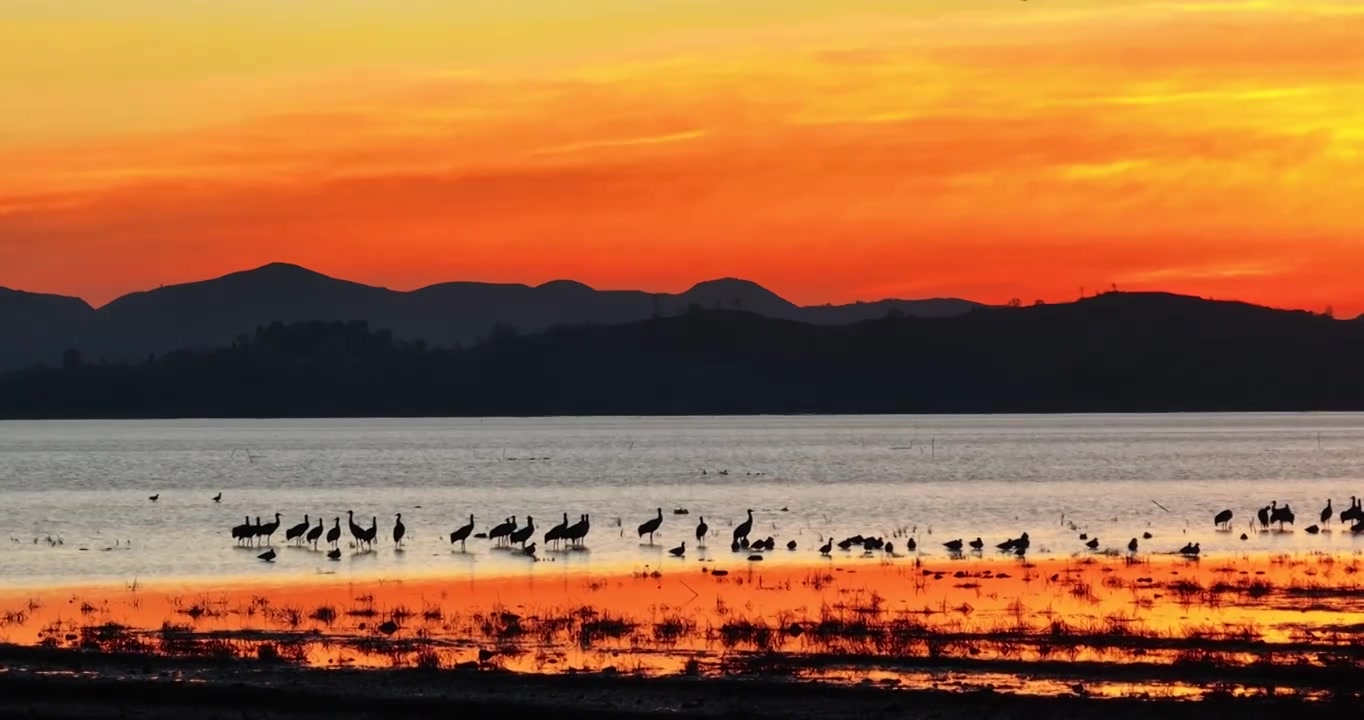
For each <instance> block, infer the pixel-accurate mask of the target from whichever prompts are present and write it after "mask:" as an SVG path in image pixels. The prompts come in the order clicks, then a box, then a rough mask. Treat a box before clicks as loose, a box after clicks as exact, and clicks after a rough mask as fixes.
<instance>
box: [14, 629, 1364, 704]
mask: <svg viewBox="0 0 1364 720" xmlns="http://www.w3.org/2000/svg"><path fill="white" fill-rule="evenodd" d="M1354 702H1357V701H1356V700H1341V701H1339V702H1335V701H1330V700H1325V701H1321V700H1318V701H1307V700H1304V699H1301V698H1297V697H1253V698H1236V697H1232V696H1229V695H1227V696H1223V695H1214V696H1211V697H1210V698H1209V699H1206V700H1203V701H1200V702H1186V701H1177V700H1169V699H1120V700H1114V699H1097V698H1091V697H1084V696H1080V695H1076V696H1074V697H1061V698H1048V697H1030V696H1013V695H1006V694H1002V693H996V692H992V691H989V690H980V691H973V692H966V693H949V692H939V691H923V690H899V689H890V688H883V687H868V686H862V687H843V686H830V685H818V684H810V683H800V682H793V681H789V680H769V679H764V678H761V677H758V678H748V679H726V680H715V679H691V678H665V679H646V678H636V677H626V676H603V675H573V676H539V675H535V676H530V675H517V674H511V673H505V672H489V671H480V670H443V671H420V670H387V671H375V670H369V671H363V670H307V669H299V668H296V667H293V666H288V665H282V664H271V663H265V662H249V661H247V662H244V661H240V660H235V661H228V660H223V661H215V660H199V659H195V660H180V659H167V658H148V657H142V656H129V655H116V654H101V653H85V652H79V651H66V650H50V649H42V648H24V647H15V646H7V645H0V716H4V717H14V716H18V717H30V718H53V719H55V718H87V717H88V718H105V717H120V718H126V717H137V718H183V717H194V718H198V719H200V720H209V719H211V718H234V719H240V718H260V719H277V720H283V719H293V718H324V717H325V718H369V717H383V718H407V717H413V718H415V717H553V718H555V719H556V720H574V719H576V718H582V719H584V720H587V719H589V718H590V719H594V720H595V719H607V718H660V717H682V718H722V717H724V718H729V717H743V718H746V720H758V719H762V718H797V719H799V718H835V719H838V718H847V719H849V720H852V719H854V718H856V719H857V720H867V719H869V718H937V719H942V720H950V719H953V718H982V719H986V720H988V719H991V718H999V719H1004V718H1037V719H1043V718H1070V719H1075V720H1084V719H1087V718H1104V719H1105V720H1121V719H1123V718H1146V717H1156V716H1161V717H1164V718H1169V719H1171V720H1176V719H1179V718H1189V719H1191V720H1192V719H1193V718H1198V719H1199V720H1207V719H1208V718H1222V717H1226V718H1233V717H1235V718H1244V717H1247V716H1248V713H1249V714H1250V715H1249V716H1252V717H1292V718H1295V720H1296V719H1301V718H1316V717H1323V718H1324V717H1341V716H1342V713H1343V711H1344V709H1345V706H1347V705H1350V704H1352V703H1354Z"/></svg>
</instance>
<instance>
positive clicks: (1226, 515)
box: [1212, 510, 1233, 528]
mask: <svg viewBox="0 0 1364 720" xmlns="http://www.w3.org/2000/svg"><path fill="white" fill-rule="evenodd" d="M1232 516H1233V513H1232V512H1231V510H1223V511H1222V512H1220V513H1217V515H1215V516H1214V517H1213V519H1212V523H1213V524H1214V525H1216V526H1217V527H1220V528H1226V527H1229V526H1230V525H1231V518H1232Z"/></svg>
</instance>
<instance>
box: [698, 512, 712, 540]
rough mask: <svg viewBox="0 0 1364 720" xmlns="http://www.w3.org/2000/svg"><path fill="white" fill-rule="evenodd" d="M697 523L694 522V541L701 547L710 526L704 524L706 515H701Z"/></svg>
mask: <svg viewBox="0 0 1364 720" xmlns="http://www.w3.org/2000/svg"><path fill="white" fill-rule="evenodd" d="M699 519H700V521H701V522H699V523H697V524H696V543H697V544H698V545H700V546H702V547H705V545H706V533H707V532H709V531H710V526H708V525H706V516H704V515H702V516H701V517H700V518H699Z"/></svg>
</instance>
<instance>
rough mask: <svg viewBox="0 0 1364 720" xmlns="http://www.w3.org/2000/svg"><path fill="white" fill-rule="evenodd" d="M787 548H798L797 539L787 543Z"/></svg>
mask: <svg viewBox="0 0 1364 720" xmlns="http://www.w3.org/2000/svg"><path fill="white" fill-rule="evenodd" d="M786 549H787V550H795V549H796V541H795V540H792V541H791V542H788V543H786Z"/></svg>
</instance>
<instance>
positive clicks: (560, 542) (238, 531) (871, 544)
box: [149, 493, 1364, 562]
mask: <svg viewBox="0 0 1364 720" xmlns="http://www.w3.org/2000/svg"><path fill="white" fill-rule="evenodd" d="M159 497H160V496H159V494H158V495H152V496H151V497H150V498H149V499H150V500H152V501H153V502H155V501H156V500H157V499H158V498H159ZM221 500H222V493H219V494H218V495H217V496H216V497H214V498H213V501H214V502H221ZM783 510H785V508H783ZM674 513H675V514H687V511H685V510H675V511H674ZM281 517H282V516H281V515H280V513H275V515H274V520H273V521H271V522H265V523H262V522H261V518H260V517H259V516H258V517H256V519H255V522H252V521H251V518H250V517H247V518H246V521H245V522H243V523H242V524H241V525H237V526H235V527H233V528H232V529H231V534H232V538H233V540H234V541H236V543H237V544H238V545H257V544H259V543H261V542H264V543H265V544H266V545H269V544H270V543H271V541H272V539H273V537H274V535H275V533H277V532H278V531H279V529H280V524H281ZM1337 517H1338V518H1339V520H1340V521H1341V522H1342V523H1352V524H1351V525H1350V532H1351V533H1352V534H1355V535H1364V499H1361V498H1356V497H1351V498H1350V506H1349V508H1347V509H1346V510H1343V511H1341V512H1340V513H1339V514H1338V515H1337V514H1336V513H1335V510H1334V509H1333V507H1332V504H1331V501H1330V500H1327V502H1326V507H1325V508H1324V509H1323V510H1322V511H1321V515H1320V523H1321V525H1325V526H1327V527H1328V528H1329V526H1330V523H1331V521H1332V520H1333V519H1334V518H1337ZM1234 518H1235V513H1233V512H1232V511H1231V510H1223V511H1222V512H1219V513H1217V514H1216V515H1215V516H1214V517H1213V524H1214V526H1215V527H1216V528H1217V529H1218V530H1219V531H1224V532H1230V531H1231V523H1232V520H1233V519H1234ZM663 519H664V515H663V509H662V508H658V510H657V514H656V515H655V516H654V517H652V518H649V519H648V520H646V521H645V522H643V523H640V525H639V526H638V528H637V532H638V534H639V537H640V538H647V539H648V544H649V545H652V544H653V542H654V535H655V534H656V533H658V532H659V530H660V529H661V528H662V526H663ZM1296 519H1297V517H1296V515H1295V514H1294V512H1293V510H1292V508H1291V507H1290V506H1289V505H1288V504H1287V503H1285V504H1283V505H1279V503H1278V501H1274V502H1272V503H1270V504H1269V505H1266V506H1265V507H1263V508H1260V509H1258V510H1257V511H1256V512H1255V516H1254V519H1253V520H1252V521H1251V526H1252V527H1251V529H1252V530H1256V529H1258V530H1259V531H1260V532H1268V531H1270V530H1271V529H1272V528H1273V527H1274V526H1275V525H1277V526H1278V530H1279V531H1280V532H1284V531H1285V528H1284V526H1285V525H1292V524H1293V523H1294V522H1295V521H1296ZM346 521H347V525H348V529H349V533H350V536H351V538H352V540H353V545H352V546H353V547H354V548H355V549H357V550H360V551H363V550H370V549H373V547H374V542H375V540H376V539H377V537H378V534H379V519H378V517H377V516H371V518H370V525H369V526H368V527H365V526H362V525H359V524H357V523H356V522H355V512H354V511H348V512H347V513H346ZM475 527H476V525H475V517H474V516H473V515H470V516H469V521H468V523H466V524H464V525H462V526H460V527H459V528H456V529H455V530H454V531H452V532H451V533H450V536H449V537H450V543H451V544H452V545H453V544H455V543H459V545H460V549H461V550H464V549H465V547H466V543H467V541H468V540H469V539H470V538H471V537H472V538H479V539H486V540H490V541H492V542H493V543H494V544H495V545H496V546H499V547H506V548H509V549H516V550H518V551H519V552H520V553H521V554H523V555H525V556H528V557H531V558H535V557H536V552H537V548H538V545H537V543H536V541H535V540H536V533H537V530H536V527H535V519H534V518H533V517H530V516H527V517H526V524H525V525H520V524H518V522H517V518H516V517H515V516H511V517H507V518H505V519H504V520H503V521H502V522H500V523H498V524H497V525H494V526H492V527H491V528H490V529H489V530H487V531H486V532H482V533H477V534H475V532H474V530H475ZM591 529H592V524H591V518H590V515H587V514H583V515H579V516H578V520H577V522H574V523H570V522H569V519H568V513H564V514H563V520H562V521H561V522H560V523H558V524H557V525H555V526H553V527H551V528H550V529H549V530H548V531H546V532H545V533H544V535H543V536H542V537H541V541H542V542H543V543H544V544H545V545H546V546H550V545H552V546H554V547H556V548H563V547H568V548H581V547H582V546H583V542H584V540H585V539H586V538H587V534H588V533H589V532H590V531H591ZM1305 530H1306V532H1308V533H1310V534H1314V535H1315V534H1317V533H1319V532H1322V528H1321V526H1320V525H1316V524H1314V525H1311V526H1309V527H1307V528H1306V529H1305ZM752 532H753V511H752V510H751V509H750V510H748V511H747V519H745V520H744V521H743V522H740V523H739V524H738V525H736V526H734V530H733V533H732V539H731V542H730V549H731V550H732V551H734V552H745V551H747V552H750V553H751V554H750V555H749V556H748V559H749V560H755V561H756V560H761V559H762V556H761V555H759V554H757V553H759V552H762V551H771V550H774V549H775V548H776V540H775V539H774V538H772V537H770V536H769V537H766V538H759V539H757V540H751V539H750V535H751V534H752ZM406 535H407V528H406V526H405V525H404V524H403V516H402V513H397V515H396V517H395V519H394V524H393V531H392V538H393V544H394V546H395V548H396V549H398V550H402V548H403V539H404V537H406ZM709 535H710V526H709V525H707V524H706V519H705V518H704V517H701V518H699V522H698V523H697V525H696V542H697V545H698V546H699V547H702V548H704V547H705V546H706V538H707V537H708V536H709ZM284 538H285V540H286V541H287V542H291V543H294V544H296V545H304V544H308V545H311V546H312V547H313V549H314V550H317V549H318V545H319V543H320V542H322V541H323V540H325V541H326V543H327V545H328V547H329V550H328V551H327V557H328V558H329V559H331V560H340V559H341V545H340V543H341V538H342V529H341V518H340V517H336V518H334V519H333V521H332V527H331V528H327V527H326V524H325V522H324V519H323V518H321V517H319V518H317V523H316V524H315V525H314V524H313V520H312V517H311V516H309V515H304V516H303V521H302V522H300V523H298V524H297V525H293V526H291V527H289V528H287V529H286V530H285V531H284ZM1142 538H1143V539H1145V540H1150V539H1151V538H1152V536H1151V534H1150V533H1149V532H1147V533H1143V534H1142ZM1241 539H1242V540H1248V539H1249V535H1247V534H1244V533H1243V534H1242V535H1241ZM1080 540H1082V541H1084V546H1085V547H1086V548H1087V549H1089V550H1091V551H1098V550H1100V548H1101V544H1100V542H1099V538H1097V537H1090V536H1089V535H1088V534H1086V533H1081V534H1080ZM942 545H943V547H944V548H946V549H947V550H948V552H949V553H951V554H953V555H960V554H963V553H965V552H967V551H968V550H969V551H970V552H973V553H981V552H983V551H984V549H985V541H984V540H983V539H981V538H979V537H977V538H976V539H974V540H970V541H965V540H963V539H962V538H957V539H955V540H949V541H947V542H945V543H943V544H942ZM1031 546H1032V541H1031V540H1030V539H1029V537H1028V533H1026V532H1025V533H1022V534H1021V535H1019V536H1018V537H1016V538H1008V539H1006V540H1004V541H1003V542H1000V543H997V544H995V546H994V547H995V548H996V549H997V550H999V551H1000V552H1002V553H1011V554H1014V555H1016V556H1018V557H1023V556H1024V555H1025V554H1026V553H1027V552H1028V550H1029V548H1030V547H1031ZM835 547H836V548H838V549H839V550H843V551H852V550H855V549H861V550H862V551H863V553H864V554H866V555H871V554H874V553H876V552H878V551H880V552H883V553H885V554H886V555H887V556H889V557H895V556H896V546H895V544H894V543H893V542H887V541H886V540H885V539H884V538H883V537H880V536H872V535H865V536H864V535H853V536H851V537H847V538H844V539H843V540H841V541H838V542H834V540H833V539H832V538H829V539H828V540H826V541H824V544H823V545H822V546H821V547H819V553H820V555H823V556H829V555H830V554H831V553H832V552H833V550H834V548H835ZM1139 547H1140V541H1139V540H1138V538H1135V537H1134V538H1132V539H1131V540H1130V541H1129V542H1128V543H1127V550H1128V551H1129V552H1132V553H1136V552H1137V551H1138V548H1139ZM786 548H787V549H788V550H791V551H794V550H796V549H797V543H796V541H795V540H791V541H789V542H787V543H786ZM903 549H904V550H905V551H906V552H914V551H916V550H917V549H918V543H917V542H916V541H915V539H914V538H913V537H906V538H905V540H904V545H903ZM668 552H669V554H671V555H673V556H674V557H685V556H686V554H687V543H686V542H685V541H684V542H682V543H681V544H679V545H678V546H677V547H674V548H671V549H670V550H668ZM1201 552H1202V547H1201V544H1200V543H1196V542H1195V543H1188V544H1186V545H1184V547H1182V548H1180V549H1179V550H1178V554H1180V555H1184V556H1192V557H1196V556H1198V555H1199V554H1200V553H1201ZM257 557H258V558H259V559H261V560H263V561H266V562H273V561H274V560H275V559H276V558H277V557H278V555H277V554H276V552H275V550H274V548H273V547H270V548H269V549H267V550H266V551H265V552H263V553H261V554H259V555H258V556H257Z"/></svg>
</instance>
